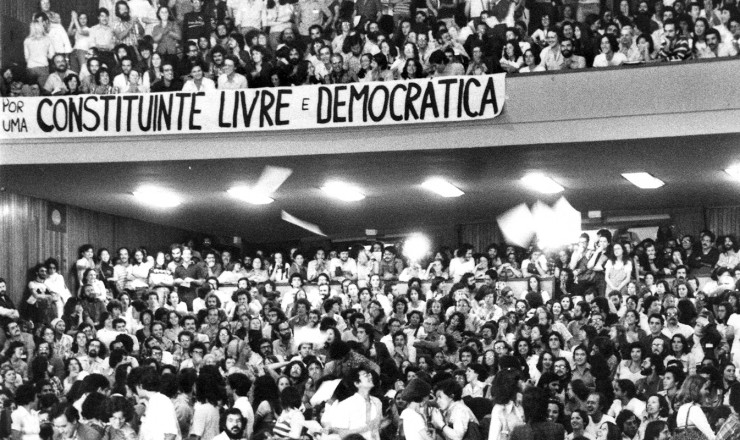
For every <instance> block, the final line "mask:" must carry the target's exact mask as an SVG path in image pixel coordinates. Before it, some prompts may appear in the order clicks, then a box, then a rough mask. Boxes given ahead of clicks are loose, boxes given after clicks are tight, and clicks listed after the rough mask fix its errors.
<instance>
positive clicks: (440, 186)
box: [421, 177, 465, 197]
mask: <svg viewBox="0 0 740 440" xmlns="http://www.w3.org/2000/svg"><path fill="white" fill-rule="evenodd" d="M421 186H422V187H423V188H425V189H428V190H429V191H432V192H435V193H437V194H439V195H440V196H442V197H460V196H461V195H463V194H465V193H464V192H462V191H460V189H459V188H458V187H456V186H455V185H453V184H451V183H450V182H448V181H446V180H445V179H443V178H441V177H432V178H430V179H427V180H426V181H425V182H424V183H422V184H421Z"/></svg>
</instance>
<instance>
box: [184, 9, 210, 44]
mask: <svg viewBox="0 0 740 440" xmlns="http://www.w3.org/2000/svg"><path fill="white" fill-rule="evenodd" d="M209 23H210V22H209V20H208V16H207V15H206V14H205V13H204V12H203V11H201V12H195V11H193V12H188V13H187V14H185V19H184V20H183V22H182V41H183V42H186V41H188V40H197V39H198V38H200V37H205V36H208V35H210V32H211V31H210V29H209V28H210V24H209Z"/></svg>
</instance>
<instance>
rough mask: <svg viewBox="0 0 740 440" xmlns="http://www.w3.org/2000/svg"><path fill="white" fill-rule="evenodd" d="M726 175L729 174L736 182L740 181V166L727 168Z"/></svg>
mask: <svg viewBox="0 0 740 440" xmlns="http://www.w3.org/2000/svg"><path fill="white" fill-rule="evenodd" d="M725 173H727V174H729V176H730V177H732V178H733V179H734V180H740V164H735V165H731V166H730V167H729V168H725Z"/></svg>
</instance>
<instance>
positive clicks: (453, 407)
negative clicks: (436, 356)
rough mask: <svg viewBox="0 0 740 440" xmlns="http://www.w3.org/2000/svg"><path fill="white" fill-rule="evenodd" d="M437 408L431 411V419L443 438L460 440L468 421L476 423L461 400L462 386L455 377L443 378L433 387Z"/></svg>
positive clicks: (471, 413) (471, 412) (473, 416)
mask: <svg viewBox="0 0 740 440" xmlns="http://www.w3.org/2000/svg"><path fill="white" fill-rule="evenodd" d="M434 395H435V401H436V403H437V409H436V410H433V411H432V416H431V421H432V425H433V426H434V428H436V429H437V430H438V431H439V433H440V434H441V435H442V437H443V438H444V439H445V440H461V439H463V438H464V437H465V433H466V432H467V431H468V429H469V426H468V425H469V424H470V423H475V424H478V419H477V418H476V417H475V414H473V411H471V410H470V408H468V407H467V406H466V405H465V403H463V401H462V387H461V386H460V384H459V383H458V382H457V381H456V380H455V379H445V380H443V381H441V382H439V383H438V384H437V386H436V388H435V392H434Z"/></svg>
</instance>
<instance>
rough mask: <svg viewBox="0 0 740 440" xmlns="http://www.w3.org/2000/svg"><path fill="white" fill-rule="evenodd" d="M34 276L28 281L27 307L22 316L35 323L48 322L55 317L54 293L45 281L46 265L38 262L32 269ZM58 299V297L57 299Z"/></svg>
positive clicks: (46, 275) (46, 274)
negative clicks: (34, 268)
mask: <svg viewBox="0 0 740 440" xmlns="http://www.w3.org/2000/svg"><path fill="white" fill-rule="evenodd" d="M34 273H35V274H36V278H34V279H33V280H31V281H30V282H29V283H28V297H27V299H26V302H27V304H26V305H27V307H26V313H25V315H26V316H24V318H26V319H28V320H29V321H31V322H35V323H46V324H48V323H50V322H51V320H52V319H54V318H56V313H57V312H56V305H55V303H54V295H53V294H52V292H51V291H50V290H49V288H48V286H47V285H46V283H45V281H46V279H47V277H48V276H49V275H48V269H46V266H44V265H42V264H39V265H38V266H37V267H36V270H35V271H34ZM57 300H58V299H57Z"/></svg>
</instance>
